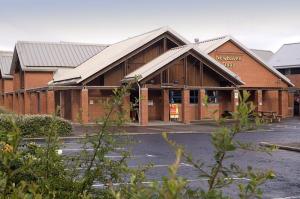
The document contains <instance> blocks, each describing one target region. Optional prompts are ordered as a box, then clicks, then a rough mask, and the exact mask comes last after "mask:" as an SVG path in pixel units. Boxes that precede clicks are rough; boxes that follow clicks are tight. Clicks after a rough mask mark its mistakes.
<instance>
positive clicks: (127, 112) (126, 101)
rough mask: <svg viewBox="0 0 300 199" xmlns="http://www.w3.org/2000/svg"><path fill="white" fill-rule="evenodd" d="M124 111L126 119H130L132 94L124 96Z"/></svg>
mask: <svg viewBox="0 0 300 199" xmlns="http://www.w3.org/2000/svg"><path fill="white" fill-rule="evenodd" d="M122 111H123V113H124V119H125V120H126V121H130V94H126V95H125V96H123V102H122Z"/></svg>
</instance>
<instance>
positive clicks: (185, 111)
mask: <svg viewBox="0 0 300 199" xmlns="http://www.w3.org/2000/svg"><path fill="white" fill-rule="evenodd" d="M189 114H190V90H188V89H183V90H182V122H183V123H184V124H189V123H190V115H189Z"/></svg>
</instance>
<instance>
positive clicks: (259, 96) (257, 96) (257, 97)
mask: <svg viewBox="0 0 300 199" xmlns="http://www.w3.org/2000/svg"><path fill="white" fill-rule="evenodd" d="M255 105H256V110H257V111H258V112H260V111H262V110H263V100H262V90H256V91H255Z"/></svg>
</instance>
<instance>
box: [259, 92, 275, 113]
mask: <svg viewBox="0 0 300 199" xmlns="http://www.w3.org/2000/svg"><path fill="white" fill-rule="evenodd" d="M262 100H263V102H262V110H263V111H274V112H278V91H263V92H262Z"/></svg>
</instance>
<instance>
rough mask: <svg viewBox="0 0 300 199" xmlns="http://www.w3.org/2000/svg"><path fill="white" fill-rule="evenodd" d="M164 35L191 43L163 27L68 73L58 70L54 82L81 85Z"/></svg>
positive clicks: (122, 43) (115, 47) (119, 46)
mask: <svg viewBox="0 0 300 199" xmlns="http://www.w3.org/2000/svg"><path fill="white" fill-rule="evenodd" d="M164 33H170V34H171V35H174V36H175V37H176V38H178V39H179V40H181V41H182V42H183V43H184V44H188V43H190V42H189V41H188V40H186V39H185V38H183V37H182V36H180V35H179V34H178V33H177V32H175V31H174V30H172V29H171V28H169V27H162V28H159V29H156V30H152V31H150V32H147V33H144V34H141V35H138V36H135V37H132V38H129V39H126V40H123V41H121V42H118V43H115V44H112V45H110V46H109V47H107V48H105V49H104V50H103V51H101V52H100V53H98V54H97V55H95V56H93V57H91V58H90V59H88V60H87V61H85V62H84V63H82V64H81V65H79V66H78V67H76V68H75V69H74V70H68V71H69V72H68V73H66V70H58V71H57V72H56V73H55V74H54V78H53V82H54V83H55V82H60V83H64V82H73V83H80V82H81V81H83V80H85V79H87V78H88V77H90V76H92V75H94V74H96V73H98V72H99V71H101V70H103V69H105V68H106V67H108V66H109V65H111V64H113V63H114V62H116V61H118V60H119V59H121V58H123V57H124V56H126V55H127V54H129V53H131V52H133V51H134V50H136V49H138V48H140V47H142V46H143V45H145V44H147V43H148V42H150V41H152V40H153V39H155V38H157V37H158V36H160V35H162V34H164Z"/></svg>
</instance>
